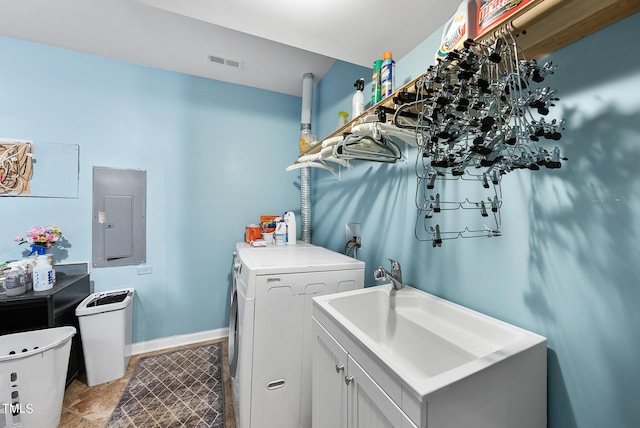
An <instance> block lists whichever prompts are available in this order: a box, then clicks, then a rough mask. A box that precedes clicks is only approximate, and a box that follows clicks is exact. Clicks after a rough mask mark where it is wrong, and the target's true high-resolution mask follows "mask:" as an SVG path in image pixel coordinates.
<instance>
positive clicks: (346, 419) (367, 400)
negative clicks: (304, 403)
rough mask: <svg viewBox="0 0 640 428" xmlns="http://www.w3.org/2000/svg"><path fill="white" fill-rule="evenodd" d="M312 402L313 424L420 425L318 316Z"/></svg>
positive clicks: (358, 427) (321, 427)
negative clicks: (336, 338) (350, 353)
mask: <svg viewBox="0 0 640 428" xmlns="http://www.w3.org/2000/svg"><path fill="white" fill-rule="evenodd" d="M312 403H313V411H312V415H313V425H312V426H313V428H416V425H415V424H414V423H413V422H411V420H410V419H409V418H408V417H407V415H405V413H404V412H403V411H402V410H401V409H400V408H399V407H398V406H397V405H396V403H394V401H393V400H392V399H391V398H390V397H389V396H388V395H387V394H386V393H385V391H384V390H383V389H382V388H381V387H380V386H379V385H378V383H376V381H375V380H374V379H373V378H372V377H371V376H369V374H368V373H367V372H366V371H365V370H364V369H363V368H362V367H361V366H360V364H358V362H357V361H356V360H355V359H354V358H353V357H352V356H351V355H349V354H348V352H347V351H346V350H345V349H344V348H343V347H342V346H341V345H340V344H339V343H338V342H337V341H336V340H335V339H334V337H333V336H331V334H330V333H329V332H327V330H325V329H324V327H322V325H321V324H320V323H318V321H317V320H314V350H313V401H312Z"/></svg>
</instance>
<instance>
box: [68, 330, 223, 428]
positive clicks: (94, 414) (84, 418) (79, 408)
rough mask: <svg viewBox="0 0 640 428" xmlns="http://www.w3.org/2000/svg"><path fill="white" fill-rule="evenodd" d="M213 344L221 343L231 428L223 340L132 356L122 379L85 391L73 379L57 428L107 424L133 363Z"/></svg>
mask: <svg viewBox="0 0 640 428" xmlns="http://www.w3.org/2000/svg"><path fill="white" fill-rule="evenodd" d="M216 342H222V354H223V380H224V395H225V397H224V404H225V409H224V411H225V416H226V428H235V426H236V424H235V414H234V411H233V401H232V398H231V378H230V376H229V365H228V354H227V339H226V338H223V339H217V340H212V341H209V342H200V343H195V344H192V345H186V346H181V347H178V348H171V349H164V350H162V351H156V352H150V353H146V354H140V355H133V356H132V357H131V360H130V361H129V366H128V367H127V370H126V373H125V375H124V377H123V378H121V379H117V380H114V381H111V382H107V383H103V384H100V385H96V386H93V387H88V386H87V385H86V383H85V381H84V379H75V380H74V381H73V382H72V383H71V385H69V387H68V388H67V390H66V391H65V394H64V402H63V404H62V417H61V418H60V425H58V428H103V427H104V426H105V425H106V424H107V421H108V420H109V417H110V416H111V412H112V411H113V409H114V408H115V407H116V404H118V400H119V399H120V395H122V391H123V390H124V387H125V386H126V385H127V382H128V381H129V378H130V377H131V375H132V374H133V370H134V368H135V366H136V363H137V362H138V360H139V359H140V358H141V357H146V356H148V355H152V354H158V353H162V352H168V351H174V350H178V349H182V348H187V347H192V346H201V345H206V344H208V343H216ZM141 428H144V427H141Z"/></svg>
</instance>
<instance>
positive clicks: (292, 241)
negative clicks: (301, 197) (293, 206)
mask: <svg viewBox="0 0 640 428" xmlns="http://www.w3.org/2000/svg"><path fill="white" fill-rule="evenodd" d="M284 223H285V225H286V228H287V238H286V241H287V245H296V215H295V214H294V213H293V211H287V212H286V213H284Z"/></svg>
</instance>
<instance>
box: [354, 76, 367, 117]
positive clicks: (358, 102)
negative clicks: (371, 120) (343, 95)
mask: <svg viewBox="0 0 640 428" xmlns="http://www.w3.org/2000/svg"><path fill="white" fill-rule="evenodd" d="M353 86H355V87H356V93H355V94H353V97H352V98H351V119H355V118H356V117H358V116H360V115H361V114H362V113H364V93H363V92H362V91H363V90H364V78H363V77H361V78H359V79H358V80H356V83H354V84H353Z"/></svg>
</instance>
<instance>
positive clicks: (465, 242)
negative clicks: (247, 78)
mask: <svg viewBox="0 0 640 428" xmlns="http://www.w3.org/2000/svg"><path fill="white" fill-rule="evenodd" d="M639 27H640V14H635V15H633V16H631V17H629V18H627V19H625V20H623V21H621V22H619V23H617V24H615V25H613V26H610V27H608V28H606V29H604V30H602V31H600V32H598V33H596V34H594V35H591V36H589V37H586V38H585V39H582V40H580V41H579V42H576V43H574V44H572V45H570V46H567V47H565V48H563V49H561V50H559V51H557V52H555V53H553V54H552V55H550V57H549V58H546V59H544V60H552V61H553V62H554V63H555V64H557V65H558V66H559V68H558V70H557V72H556V73H555V75H553V76H550V77H549V78H548V79H547V80H546V81H545V84H548V85H549V86H551V87H553V88H556V89H558V91H559V96H560V98H561V100H560V101H559V102H558V103H557V107H555V108H554V109H555V112H552V113H553V114H555V115H557V116H558V117H564V118H566V119H567V122H568V125H567V129H566V130H565V131H564V133H563V139H562V140H561V141H560V142H559V146H560V147H561V149H562V151H563V155H565V156H567V157H568V158H569V160H568V161H567V162H565V163H564V166H563V167H562V168H561V169H559V170H547V169H544V170H542V171H538V172H532V171H517V172H513V173H510V174H508V175H506V176H505V177H504V178H503V181H502V191H503V207H502V231H503V236H502V237H498V238H491V239H485V238H479V239H458V240H453V241H445V242H444V244H443V246H442V247H441V248H432V247H431V245H430V243H428V242H418V241H416V239H415V238H414V225H415V222H416V209H415V208H414V194H415V188H416V178H415V174H414V164H413V159H414V156H415V149H414V150H410V151H409V156H408V157H409V162H408V163H404V162H400V163H397V164H395V165H386V164H382V165H379V164H374V163H364V162H360V163H357V162H354V164H356V163H357V166H356V167H355V168H353V169H352V170H345V169H344V168H343V169H342V170H341V173H340V175H339V176H333V175H331V174H329V173H327V172H324V171H314V175H313V180H314V183H313V186H314V187H313V207H314V212H313V222H312V228H313V230H312V236H313V242H314V243H316V244H320V245H324V246H327V247H330V248H332V249H335V250H342V248H343V247H344V228H345V223H347V222H361V223H362V235H363V236H362V237H363V248H362V250H361V251H360V253H359V254H360V256H361V258H362V259H363V260H365V262H366V264H367V270H366V280H367V283H368V285H374V281H373V279H372V272H373V269H374V268H375V266H377V265H385V266H387V265H388V262H387V261H386V260H385V259H386V258H387V257H391V258H394V259H396V260H398V261H400V262H401V264H402V267H403V274H404V275H403V276H404V280H405V282H406V283H408V284H411V285H413V286H415V287H418V288H420V289H422V290H425V291H427V292H430V293H433V294H436V295H439V296H443V297H444V298H447V299H449V300H451V301H454V302H457V303H460V304H463V305H465V306H468V307H470V308H473V309H475V310H478V311H480V312H483V313H486V314H488V315H491V316H494V317H497V318H499V319H502V320H505V321H507V322H510V323H512V324H515V325H518V326H521V327H523V328H526V329H529V330H532V331H534V332H537V333H539V334H542V335H544V336H546V337H547V338H548V339H549V352H548V369H549V378H548V379H549V383H548V384H549V405H548V406H549V414H548V415H549V426H551V427H554V428H571V427H581V428H601V427H636V426H640V407H639V406H638V405H637V391H638V385H640V358H639V355H640V341H639V340H638V339H637V338H638V329H639V328H640V310H638V305H640V286H639V284H640V283H639V281H638V274H639V271H638V254H640V240H639V237H640V220H639V218H640V216H639V215H638V214H639V213H640V191H639V190H640V176H639V175H638V172H637V171H638V160H639V159H640V57H638V55H636V54H635V53H634V52H631V51H629V50H628V49H629V46H628V44H624V43H620V42H619V41H620V40H635V39H636V38H637V34H638V28H639ZM438 40H439V33H434V35H433V36H431V37H430V38H428V39H427V40H425V42H424V43H423V44H422V45H421V46H420V47H419V48H417V49H416V50H415V51H414V52H412V53H411V54H410V55H409V56H407V57H406V58H403V59H402V61H399V62H398V64H397V72H398V76H401V75H402V76H403V75H413V76H416V75H419V74H420V73H422V72H423V71H424V70H425V69H426V68H427V67H428V66H429V65H430V64H432V63H433V52H434V51H435V49H436V47H437V42H438ZM604 52H606V55H607V57H606V58H605V57H604V54H603V53H604ZM607 59H610V61H608V60H607ZM544 60H541V62H542V61H544ZM321 83H322V82H321ZM319 89H320V90H322V89H323V88H322V87H320V88H319ZM347 99H350V94H348V95H345V96H344V100H345V102H346V100H347ZM329 132H331V129H327V130H326V133H329ZM319 133H320V134H322V132H319ZM451 190H452V191H454V192H455V188H452V189H451ZM387 267H388V266H387Z"/></svg>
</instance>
